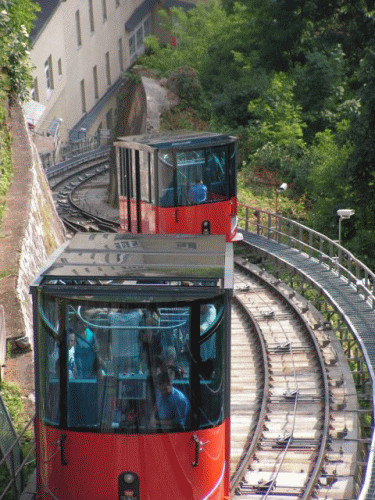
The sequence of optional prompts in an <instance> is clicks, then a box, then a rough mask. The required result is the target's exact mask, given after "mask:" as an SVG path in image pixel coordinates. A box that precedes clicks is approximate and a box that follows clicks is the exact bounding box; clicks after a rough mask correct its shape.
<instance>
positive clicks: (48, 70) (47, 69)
mask: <svg viewBox="0 0 375 500" xmlns="http://www.w3.org/2000/svg"><path fill="white" fill-rule="evenodd" d="M44 73H45V75H46V86H47V97H49V96H50V94H51V92H52V90H53V89H54V86H53V72H52V56H51V55H50V56H49V57H48V59H47V61H46V62H45V63H44Z"/></svg>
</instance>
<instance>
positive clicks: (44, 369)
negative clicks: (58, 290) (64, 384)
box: [38, 297, 61, 425]
mask: <svg viewBox="0 0 375 500" xmlns="http://www.w3.org/2000/svg"><path fill="white" fill-rule="evenodd" d="M38 327H39V343H40V345H39V352H40V355H39V357H38V365H39V370H38V371H39V374H40V375H39V377H40V386H41V397H40V398H39V401H38V402H39V404H40V405H41V408H40V409H39V413H40V414H41V415H42V417H43V418H44V420H45V421H46V422H47V423H49V424H52V425H58V424H59V422H60V375H59V362H60V345H61V335H60V328H59V321H58V304H57V301H56V299H55V298H47V297H45V300H44V302H43V303H42V306H41V308H40V314H39V325H38Z"/></svg>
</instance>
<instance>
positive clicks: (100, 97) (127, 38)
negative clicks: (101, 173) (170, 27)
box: [26, 0, 160, 141]
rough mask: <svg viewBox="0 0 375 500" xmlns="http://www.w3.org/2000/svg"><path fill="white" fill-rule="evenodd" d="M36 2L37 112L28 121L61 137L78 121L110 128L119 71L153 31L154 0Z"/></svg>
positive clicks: (95, 128)
mask: <svg viewBox="0 0 375 500" xmlns="http://www.w3.org/2000/svg"><path fill="white" fill-rule="evenodd" d="M38 3H39V4H40V6H41V11H40V13H39V14H38V19H37V21H36V23H35V29H34V31H33V33H32V50H31V54H30V56H31V60H32V62H33V64H34V66H35V69H34V73H33V77H34V86H33V94H32V97H33V100H34V101H36V103H39V104H38V105H37V107H38V108H39V116H38V119H35V117H33V116H32V113H31V114H30V115H29V116H26V118H27V120H28V121H29V123H30V126H31V127H33V128H34V129H35V131H36V132H37V133H41V134H49V135H52V136H57V135H58V136H59V139H61V140H63V141H66V140H67V139H68V138H69V136H71V134H72V131H73V130H76V129H77V127H78V128H79V127H80V126H81V125H82V127H81V128H83V129H85V130H86V132H87V134H90V135H94V134H95V133H96V132H97V131H98V130H99V129H112V127H113V125H114V120H115V117H116V91H117V90H118V88H119V85H120V84H121V80H122V75H123V74H124V72H125V71H126V70H127V69H129V67H130V66H131V64H132V63H133V62H134V60H135V59H136V58H137V57H138V56H139V55H140V54H141V53H142V52H143V50H144V46H143V40H144V37H145V36H147V35H149V34H151V33H157V24H158V21H157V9H158V8H160V7H159V6H158V5H157V0H64V1H63V0H38ZM155 28H156V29H155ZM40 110H42V111H43V112H42V114H41V111H40ZM40 114H41V116H40ZM26 115H27V112H26Z"/></svg>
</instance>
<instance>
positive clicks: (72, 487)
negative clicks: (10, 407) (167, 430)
mask: <svg viewBox="0 0 375 500" xmlns="http://www.w3.org/2000/svg"><path fill="white" fill-rule="evenodd" d="M228 429H229V419H228V421H227V422H224V423H223V424H222V425H220V426H218V427H216V428H214V429H204V430H199V431H196V432H186V433H172V434H149V435H140V434H126V435H124V434H100V433H90V432H74V431H62V430H60V429H54V428H50V427H47V426H45V425H44V424H42V423H41V422H40V421H37V422H36V431H37V468H38V475H37V500H47V499H48V500H50V499H54V498H58V499H59V500H86V499H87V500H115V499H119V498H120V495H122V494H124V492H121V491H119V476H120V475H122V474H123V473H124V472H132V473H133V474H136V475H137V476H138V478H139V499H140V500H177V499H178V500H185V499H186V500H193V499H202V500H203V499H207V500H208V499H211V500H219V499H223V498H224V497H225V496H227V495H228V485H229V459H228V457H229V451H228V450H229V435H228V434H229V433H228V432H227V430H228ZM63 436H65V438H64V437H63ZM62 438H63V454H62V453H61V439H62ZM196 438H198V439H199V443H198V444H197V439H196ZM197 446H198V450H199V453H198V454H197ZM196 458H198V463H197V464H195V460H196ZM62 462H65V463H66V464H65V465H63V464H62ZM128 495H129V492H128ZM130 498H134V497H131V496H130Z"/></svg>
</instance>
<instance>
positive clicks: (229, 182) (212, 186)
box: [158, 144, 235, 207]
mask: <svg viewBox="0 0 375 500" xmlns="http://www.w3.org/2000/svg"><path fill="white" fill-rule="evenodd" d="M234 158H235V152H234V145H232V144H229V145H226V146H217V147H211V148H202V149H199V148H197V149H193V150H186V151H175V150H168V151H167V150H164V151H162V152H160V153H159V155H158V172H159V198H160V205H161V206H162V207H172V206H175V205H177V206H186V205H190V204H194V203H199V202H200V203H209V202H217V201H224V200H227V199H229V198H230V197H231V196H233V192H234V187H233V186H234V181H233V179H231V177H232V176H234V172H235V168H234V167H235V165H234V163H233V161H235V160H234ZM232 172H233V175H232ZM198 183H203V184H204V186H205V187H206V188H207V193H208V194H207V197H205V198H204V199H202V200H201V201H196V200H194V198H193V199H192V197H191V196H189V190H191V188H193V186H195V185H196V184H198Z"/></svg>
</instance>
